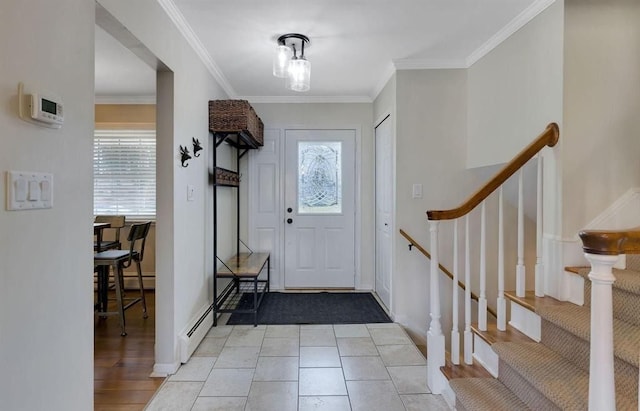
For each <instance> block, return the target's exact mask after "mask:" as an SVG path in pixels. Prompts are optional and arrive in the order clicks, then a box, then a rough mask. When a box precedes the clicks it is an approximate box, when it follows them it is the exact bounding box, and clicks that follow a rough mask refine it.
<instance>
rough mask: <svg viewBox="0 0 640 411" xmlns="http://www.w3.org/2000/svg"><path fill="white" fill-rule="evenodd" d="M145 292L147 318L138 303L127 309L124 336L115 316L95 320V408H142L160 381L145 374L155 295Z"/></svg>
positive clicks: (102, 410)
mask: <svg viewBox="0 0 640 411" xmlns="http://www.w3.org/2000/svg"><path fill="white" fill-rule="evenodd" d="M128 293H136V291H134V290H131V291H128ZM145 295H146V297H147V309H148V312H149V318H147V319H143V318H142V305H141V304H140V303H138V304H136V305H134V306H133V307H131V308H130V309H129V310H127V311H126V319H127V334H128V335H127V336H126V337H121V336H120V326H119V323H118V317H115V316H113V317H108V318H107V319H96V320H95V343H94V395H93V398H94V410H95V411H139V410H142V409H144V407H145V405H146V404H147V402H148V401H149V400H150V399H151V397H152V396H153V394H154V393H155V392H156V390H157V389H158V387H159V386H160V384H162V382H163V380H164V379H163V378H150V377H149V374H151V371H152V369H153V360H154V352H153V346H154V341H155V309H154V308H155V294H154V293H153V291H147V292H146V293H145Z"/></svg>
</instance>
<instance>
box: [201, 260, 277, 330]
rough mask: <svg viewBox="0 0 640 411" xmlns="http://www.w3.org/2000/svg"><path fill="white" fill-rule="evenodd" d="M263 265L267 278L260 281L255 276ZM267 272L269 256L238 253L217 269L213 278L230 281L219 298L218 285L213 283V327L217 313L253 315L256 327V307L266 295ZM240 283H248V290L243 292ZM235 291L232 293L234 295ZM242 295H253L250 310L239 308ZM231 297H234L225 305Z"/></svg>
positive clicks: (268, 269)
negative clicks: (246, 293)
mask: <svg viewBox="0 0 640 411" xmlns="http://www.w3.org/2000/svg"><path fill="white" fill-rule="evenodd" d="M265 266H266V268H267V279H266V280H260V279H258V277H259V276H260V273H262V271H263V270H264V268H265ZM270 269H271V256H270V254H269V253H240V254H237V255H235V256H233V257H231V258H229V259H228V260H226V261H224V262H223V263H222V266H221V267H220V268H219V269H218V270H217V272H216V276H217V277H218V278H230V279H232V281H231V282H230V283H229V284H227V286H226V287H225V288H224V290H223V291H222V292H221V293H220V295H218V290H217V282H214V288H213V292H214V304H213V309H214V315H213V325H214V326H216V325H217V323H218V313H238V314H253V315H254V317H253V318H254V320H253V325H254V326H257V325H258V308H259V307H260V303H262V299H263V298H264V295H265V293H267V292H269V272H270ZM243 284H248V285H249V287H245V288H244V289H243V288H242V287H241V286H242V285H243ZM234 290H235V294H233V291H234ZM243 292H250V293H252V294H253V306H252V307H251V308H239V307H238V303H239V302H240V298H241V297H242V294H243ZM231 295H234V296H235V297H237V298H235V299H234V300H232V301H230V302H227V300H228V299H229V297H230V296H231ZM225 303H227V304H225Z"/></svg>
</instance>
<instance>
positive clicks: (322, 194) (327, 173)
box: [298, 141, 342, 214]
mask: <svg viewBox="0 0 640 411" xmlns="http://www.w3.org/2000/svg"><path fill="white" fill-rule="evenodd" d="M341 212H342V143H341V142H339V141H322V142H312V141H300V142H298V213H300V214H339V213H341Z"/></svg>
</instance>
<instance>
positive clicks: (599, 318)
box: [585, 253, 618, 410]
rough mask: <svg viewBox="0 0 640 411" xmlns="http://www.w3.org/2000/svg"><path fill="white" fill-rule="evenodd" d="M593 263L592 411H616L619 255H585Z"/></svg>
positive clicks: (590, 384)
mask: <svg viewBox="0 0 640 411" xmlns="http://www.w3.org/2000/svg"><path fill="white" fill-rule="evenodd" d="M585 257H586V258H587V260H589V262H590V263H591V272H590V273H589V279H590V280H591V359H590V364H589V375H590V378H589V409H590V410H615V408H616V391H615V382H614V369H613V299H612V294H611V284H613V282H614V281H615V280H616V278H615V277H614V275H613V273H612V271H613V270H612V268H613V265H614V264H615V263H616V261H617V260H618V256H617V255H599V254H588V253H585Z"/></svg>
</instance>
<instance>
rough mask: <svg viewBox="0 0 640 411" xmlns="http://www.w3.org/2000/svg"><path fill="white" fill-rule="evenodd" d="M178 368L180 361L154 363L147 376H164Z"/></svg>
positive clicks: (173, 372)
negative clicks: (151, 370)
mask: <svg viewBox="0 0 640 411" xmlns="http://www.w3.org/2000/svg"><path fill="white" fill-rule="evenodd" d="M178 368H180V362H178V361H176V362H174V363H167V364H163V363H156V364H154V365H153V372H152V373H151V375H149V377H151V378H165V377H167V376H169V375H171V374H175V373H176V371H178Z"/></svg>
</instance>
